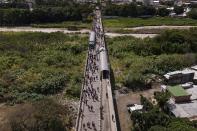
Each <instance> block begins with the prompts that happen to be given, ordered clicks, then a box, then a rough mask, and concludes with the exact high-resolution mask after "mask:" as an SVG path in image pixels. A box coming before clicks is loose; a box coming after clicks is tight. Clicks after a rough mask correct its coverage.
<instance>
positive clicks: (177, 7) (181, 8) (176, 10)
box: [174, 6, 184, 15]
mask: <svg viewBox="0 0 197 131" xmlns="http://www.w3.org/2000/svg"><path fill="white" fill-rule="evenodd" d="M174 12H175V13H176V14H177V15H179V14H182V13H183V12H184V8H183V6H175V7H174Z"/></svg>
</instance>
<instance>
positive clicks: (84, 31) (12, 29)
mask: <svg viewBox="0 0 197 131" xmlns="http://www.w3.org/2000/svg"><path fill="white" fill-rule="evenodd" d="M0 32H44V33H52V32H63V33H65V34H87V33H89V32H90V30H87V29H82V30H79V31H70V30H67V29H64V28H32V27H9V28H7V27H2V28H0ZM156 35H157V34H133V33H128V34H121V33H106V36H108V37H110V38H113V37H119V36H133V37H136V38H145V37H150V38H152V37H154V36H156Z"/></svg>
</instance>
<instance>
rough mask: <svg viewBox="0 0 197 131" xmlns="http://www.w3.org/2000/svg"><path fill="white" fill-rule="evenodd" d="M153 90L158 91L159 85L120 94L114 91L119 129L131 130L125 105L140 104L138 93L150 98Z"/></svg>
mask: <svg viewBox="0 0 197 131" xmlns="http://www.w3.org/2000/svg"><path fill="white" fill-rule="evenodd" d="M155 91H160V88H159V85H155V86H154V87H153V88H152V89H148V90H144V91H137V92H133V91H129V92H128V93H126V94H120V93H119V91H116V101H117V109H118V115H119V121H120V128H121V131H131V128H132V120H131V118H130V114H129V112H128V110H127V105H128V104H140V95H143V96H145V97H146V98H148V99H149V100H152V97H153V95H154V92H155Z"/></svg>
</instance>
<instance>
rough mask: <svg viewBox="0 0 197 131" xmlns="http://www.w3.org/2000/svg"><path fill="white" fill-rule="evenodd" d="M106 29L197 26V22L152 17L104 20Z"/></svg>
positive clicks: (186, 19)
mask: <svg viewBox="0 0 197 131" xmlns="http://www.w3.org/2000/svg"><path fill="white" fill-rule="evenodd" d="M103 22H104V25H105V27H106V28H129V27H136V26H153V25H155V26H159V25H176V26H182V25H193V26H196V25H197V20H193V19H189V18H184V19H181V18H170V17H152V18H147V19H143V18H116V19H104V21H103Z"/></svg>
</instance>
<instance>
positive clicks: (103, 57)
mask: <svg viewBox="0 0 197 131" xmlns="http://www.w3.org/2000/svg"><path fill="white" fill-rule="evenodd" d="M100 70H101V71H104V70H107V71H109V65H108V58H107V52H106V50H102V51H100Z"/></svg>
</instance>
